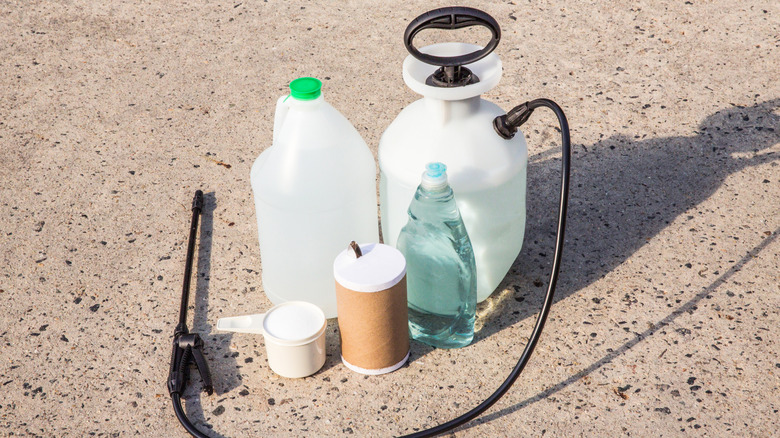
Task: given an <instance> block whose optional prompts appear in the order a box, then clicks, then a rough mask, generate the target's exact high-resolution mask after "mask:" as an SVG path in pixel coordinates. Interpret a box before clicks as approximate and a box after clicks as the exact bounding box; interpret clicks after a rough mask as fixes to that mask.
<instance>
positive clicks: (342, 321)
mask: <svg viewBox="0 0 780 438" xmlns="http://www.w3.org/2000/svg"><path fill="white" fill-rule="evenodd" d="M333 275H334V277H335V278H336V303H337V308H338V323H339V332H340V334H341V360H342V362H344V365H346V366H347V368H349V369H351V370H353V371H356V372H358V373H361V374H370V375H376V374H384V373H389V372H391V371H395V370H397V369H398V368H400V367H401V366H402V365H403V364H404V363H406V361H407V360H408V359H409V323H408V321H409V317H408V311H407V307H406V306H407V303H406V259H404V256H403V254H401V252H400V251H398V250H397V249H395V248H393V247H391V246H388V245H383V244H381V243H367V244H361V245H359V246H358V245H356V244H355V243H354V242H352V243H351V244H350V247H349V248H347V249H346V250H344V251H342V252H341V253H340V254H339V255H338V256H337V257H336V260H335V261H334V262H333Z"/></svg>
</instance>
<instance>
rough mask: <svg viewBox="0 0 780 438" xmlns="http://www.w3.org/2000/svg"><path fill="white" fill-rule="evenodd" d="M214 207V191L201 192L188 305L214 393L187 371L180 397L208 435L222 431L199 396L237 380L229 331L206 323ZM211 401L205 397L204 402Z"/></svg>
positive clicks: (218, 391)
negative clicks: (192, 298) (209, 418)
mask: <svg viewBox="0 0 780 438" xmlns="http://www.w3.org/2000/svg"><path fill="white" fill-rule="evenodd" d="M216 207H217V201H216V197H215V195H214V192H209V193H204V194H203V210H202V211H201V216H200V219H201V221H200V236H199V238H198V250H197V257H198V266H197V270H196V271H195V275H196V282H195V305H194V308H191V309H192V314H193V321H192V329H191V332H192V333H198V334H200V335H201V337H202V338H203V341H204V344H205V349H204V353H205V356H206V362H207V363H208V365H209V369H210V370H211V377H212V381H213V385H214V394H213V395H212V396H211V397H209V396H208V395H206V393H204V392H203V386H202V385H201V383H202V381H201V380H200V378H199V377H198V374H197V372H192V371H191V372H190V376H191V380H190V382H191V383H190V385H188V389H187V390H186V391H185V394H184V396H183V397H182V398H183V399H184V400H185V411H186V412H187V416H188V417H189V419H190V421H191V422H192V423H193V424H194V425H195V427H197V428H198V429H200V430H201V431H203V432H204V433H207V434H208V435H209V436H212V437H222V435H220V434H218V433H216V432H214V431H213V430H212V426H211V424H209V423H208V421H207V419H206V416H205V415H204V412H203V406H202V402H203V397H207V398H213V397H216V396H218V395H221V394H224V393H226V392H229V391H230V390H232V389H234V388H236V387H237V386H238V385H240V384H241V376H240V374H239V372H238V367H237V362H236V359H235V356H233V355H232V354H231V353H230V343H231V340H232V338H233V334H232V333H228V334H222V333H219V334H212V327H211V324H209V322H208V321H209V318H208V314H209V281H210V280H211V242H212V234H213V231H214V210H215V209H216ZM213 403H214V402H213V401H211V400H208V401H206V404H207V405H211V404H213Z"/></svg>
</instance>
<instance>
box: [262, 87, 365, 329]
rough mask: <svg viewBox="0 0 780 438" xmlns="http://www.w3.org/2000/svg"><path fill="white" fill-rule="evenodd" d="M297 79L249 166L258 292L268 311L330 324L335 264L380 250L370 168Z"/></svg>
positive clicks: (349, 134) (348, 131)
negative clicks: (292, 307)
mask: <svg viewBox="0 0 780 438" xmlns="http://www.w3.org/2000/svg"><path fill="white" fill-rule="evenodd" d="M321 85H322V83H321V82H320V81H319V80H317V79H314V78H300V79H296V80H295V81H292V82H291V83H290V90H291V95H289V96H282V97H280V98H279V100H278V101H277V103H276V116H275V119H274V132H273V145H272V146H271V147H270V148H268V149H266V150H265V151H263V153H261V154H260V156H259V157H258V158H257V160H255V163H254V165H253V166H252V172H251V182H252V191H253V192H254V198H255V208H256V213H257V229H258V234H259V240H260V257H261V262H262V268H263V288H264V290H265V293H266V295H267V296H268V298H269V299H270V300H271V302H272V303H274V304H280V303H283V302H286V301H307V302H310V303H313V304H316V305H317V306H319V307H320V308H321V309H322V310H323V311H324V312H325V315H326V317H327V318H333V317H335V316H336V286H335V282H334V280H333V259H334V258H335V257H336V256H337V255H338V254H339V253H340V252H341V251H343V250H344V248H346V247H347V245H349V242H351V241H353V240H354V241H357V242H378V241H379V236H378V229H377V221H376V219H377V211H376V207H377V204H376V165H375V164H374V157H373V155H372V154H371V151H370V150H369V149H368V147H367V146H366V143H365V142H364V141H363V139H362V138H361V137H360V134H359V133H358V132H357V130H356V129H355V128H354V127H353V126H352V124H350V123H349V121H348V120H347V119H346V118H345V117H344V116H343V115H341V113H339V112H338V111H337V110H336V109H334V108H333V107H332V106H331V105H330V104H328V103H327V102H325V100H324V99H323V97H322V95H321V94H320V87H321Z"/></svg>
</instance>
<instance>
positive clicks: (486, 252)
mask: <svg viewBox="0 0 780 438" xmlns="http://www.w3.org/2000/svg"><path fill="white" fill-rule="evenodd" d="M473 25H481V26H485V27H487V28H488V29H490V31H491V32H492V39H491V40H490V42H489V43H488V44H487V46H485V47H484V48H483V47H480V46H476V45H473V44H465V43H442V44H434V45H430V46H426V47H423V48H421V49H419V50H418V49H416V48H415V47H414V46H413V45H412V42H413V39H414V37H415V35H417V33H418V32H420V31H421V30H423V29H427V28H438V29H455V28H460V27H467V26H473ZM499 38H500V29H499V27H498V24H497V23H496V21H495V20H494V19H493V18H492V17H490V16H489V15H487V14H486V13H484V12H482V11H479V10H477V9H472V8H463V7H451V8H442V9H438V10H435V11H430V12H428V13H426V14H423V15H421V16H420V17H418V18H416V19H415V20H414V21H412V23H411V24H410V25H409V27H408V28H407V29H406V34H405V37H404V40H405V44H406V47H407V49H408V50H409V52H410V53H411V55H409V56H407V58H406V60H405V61H404V64H403V78H404V82H406V85H407V86H408V87H409V88H411V89H412V90H413V91H415V92H417V93H419V94H421V95H422V96H423V98H422V99H420V100H418V101H416V102H413V103H412V104H410V105H409V106H408V107H406V108H404V110H403V111H401V113H400V114H399V115H398V117H397V118H396V119H395V120H394V121H393V123H392V124H390V126H389V127H388V128H387V130H386V131H385V132H384V134H383V135H382V138H381V140H380V142H379V169H380V185H379V191H380V210H381V215H382V232H383V236H384V240H385V243H388V244H390V245H396V242H397V239H398V235H399V233H400V231H401V228H402V227H403V226H404V225H405V224H406V221H407V215H406V209H407V207H408V206H409V204H410V202H411V201H412V198H413V197H414V193H415V190H416V188H417V184H418V182H419V180H420V169H422V168H424V166H425V164H426V163H429V162H433V161H440V162H443V163H446V164H447V173H448V174H449V182H450V186H451V187H452V189H453V190H454V191H455V193H456V194H457V205H458V208H459V209H460V213H461V215H462V217H463V222H464V223H465V225H466V230H467V231H468V234H469V237H470V238H471V244H472V246H473V249H474V258H475V260H476V266H477V299H478V301H482V300H484V299H485V298H487V297H488V296H489V295H490V294H491V293H492V292H493V291H494V290H495V289H496V287H497V286H498V284H499V283H500V282H501V280H502V279H503V278H504V276H505V275H506V273H507V271H508V270H509V268H510V267H511V266H512V263H513V262H514V260H515V258H516V257H517V255H518V254H519V252H520V249H521V247H522V244H523V234H524V232H525V197H526V193H525V191H526V168H527V162H528V151H527V148H526V143H525V138H524V137H523V135H522V133H518V135H516V136H514V138H512V139H510V140H505V139H504V138H502V137H500V136H499V135H496V131H495V130H494V128H493V120H494V119H495V118H496V117H497V116H501V115H504V114H505V113H506V112H505V111H503V110H502V109H501V108H500V107H499V106H498V105H496V104H494V103H492V102H489V101H487V100H484V99H482V98H480V95H481V94H482V93H485V92H487V91H489V90H491V89H492V88H493V87H495V86H496V84H498V81H499V79H501V60H499V58H498V56H496V55H495V54H492V53H490V52H491V51H492V50H493V49H494V48H495V47H496V45H497V44H498V40H499Z"/></svg>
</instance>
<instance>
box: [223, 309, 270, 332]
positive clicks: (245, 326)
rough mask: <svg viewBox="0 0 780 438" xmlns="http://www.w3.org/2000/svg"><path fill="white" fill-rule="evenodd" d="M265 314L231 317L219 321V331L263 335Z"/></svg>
mask: <svg viewBox="0 0 780 438" xmlns="http://www.w3.org/2000/svg"><path fill="white" fill-rule="evenodd" d="M264 319H265V313H255V314H254V315H243V316H231V317H228V318H219V319H218V320H217V330H219V331H223V332H236V333H254V334H258V335H262V334H263V320H264Z"/></svg>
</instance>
